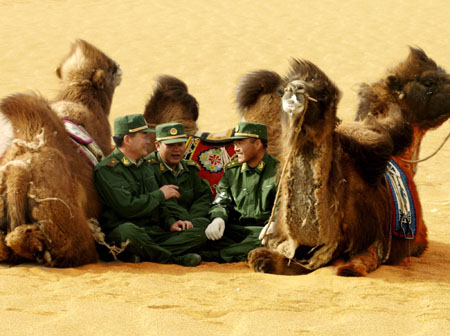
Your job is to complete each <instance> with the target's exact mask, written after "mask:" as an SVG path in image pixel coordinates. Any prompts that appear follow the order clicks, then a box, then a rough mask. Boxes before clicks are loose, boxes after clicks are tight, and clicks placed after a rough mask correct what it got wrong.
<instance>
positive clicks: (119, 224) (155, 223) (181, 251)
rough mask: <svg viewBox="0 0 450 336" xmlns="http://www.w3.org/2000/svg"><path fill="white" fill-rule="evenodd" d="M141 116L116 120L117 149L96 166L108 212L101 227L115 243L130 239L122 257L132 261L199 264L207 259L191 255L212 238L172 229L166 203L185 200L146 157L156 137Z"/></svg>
mask: <svg viewBox="0 0 450 336" xmlns="http://www.w3.org/2000/svg"><path fill="white" fill-rule="evenodd" d="M148 132H154V130H151V129H149V128H148V126H147V123H146V122H145V119H144V117H143V116H142V115H140V114H132V115H127V116H123V117H119V118H117V119H116V120H115V121H114V134H115V135H114V137H113V139H114V141H115V143H116V148H115V149H114V151H113V152H112V153H111V154H110V155H109V156H107V157H106V158H105V159H104V160H102V162H100V163H99V164H98V165H97V166H96V167H95V186H96V188H97V190H98V194H99V196H100V200H101V202H102V204H103V205H104V212H103V213H102V215H101V218H100V225H101V227H102V230H103V231H104V232H105V234H106V237H107V239H108V240H109V241H112V242H113V243H115V244H117V245H121V243H123V242H126V241H128V245H127V247H126V249H125V251H124V252H123V254H120V255H119V257H121V258H122V259H124V260H126V261H134V262H137V261H153V262H158V263H163V264H170V263H176V264H180V265H183V266H196V265H198V264H199V263H200V261H201V257H200V256H199V255H198V254H195V253H190V252H192V251H194V250H196V249H198V248H200V247H201V246H203V245H204V244H205V243H206V241H207V239H206V237H205V234H204V232H203V231H202V230H201V229H195V228H192V229H188V228H186V227H183V228H177V229H168V228H167V227H165V225H164V218H165V217H166V214H167V213H168V208H167V207H166V206H165V203H166V200H168V199H172V198H178V197H180V194H179V192H178V191H177V190H178V187H177V186H175V185H164V186H159V185H158V183H157V181H156V178H155V175H154V173H153V170H152V167H151V165H150V163H149V162H148V161H147V160H144V157H145V156H146V155H147V154H148V149H147V148H148V145H149V143H150V138H149V137H148Z"/></svg>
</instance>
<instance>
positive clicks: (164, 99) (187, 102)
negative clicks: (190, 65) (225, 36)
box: [144, 75, 199, 122]
mask: <svg viewBox="0 0 450 336" xmlns="http://www.w3.org/2000/svg"><path fill="white" fill-rule="evenodd" d="M173 105H179V106H181V107H182V109H183V111H184V113H183V115H185V117H186V116H189V118H190V119H192V120H194V121H196V120H197V119H198V113H199V112H198V110H199V107H198V106H199V105H198V102H197V99H195V97H194V96H192V95H191V94H190V93H189V92H188V87H187V85H186V83H184V82H183V81H181V80H180V79H178V78H176V77H173V76H170V75H161V76H158V78H157V79H156V86H155V88H154V90H153V93H152V95H151V97H150V99H149V101H148V102H147V104H146V106H145V110H144V117H145V119H146V120H147V122H154V121H155V120H158V121H159V120H160V119H161V115H162V114H164V112H165V111H166V112H167V111H168V110H170V109H171V106H173ZM172 113H173V112H172Z"/></svg>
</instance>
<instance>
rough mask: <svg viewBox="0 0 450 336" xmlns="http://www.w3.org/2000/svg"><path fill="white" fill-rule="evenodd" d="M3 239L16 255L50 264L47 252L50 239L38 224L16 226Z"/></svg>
mask: <svg viewBox="0 0 450 336" xmlns="http://www.w3.org/2000/svg"><path fill="white" fill-rule="evenodd" d="M5 241H6V244H7V246H8V247H9V248H10V249H11V250H12V251H13V252H14V253H15V254H16V255H18V256H21V257H23V258H26V259H30V260H36V261H38V262H41V263H44V264H47V265H48V266H51V258H50V259H49V252H48V247H49V243H50V241H49V239H48V238H47V237H46V236H45V235H44V234H43V232H42V231H41V229H40V227H39V225H38V224H24V225H20V226H18V227H16V228H15V229H14V231H12V232H10V233H9V234H8V235H7V236H6V239H5ZM49 261H50V262H49Z"/></svg>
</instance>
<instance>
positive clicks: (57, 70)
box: [56, 66, 62, 79]
mask: <svg viewBox="0 0 450 336" xmlns="http://www.w3.org/2000/svg"><path fill="white" fill-rule="evenodd" d="M56 76H58V78H59V79H62V78H61V66H59V67H58V68H57V69H56Z"/></svg>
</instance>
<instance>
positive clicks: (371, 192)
mask: <svg viewBox="0 0 450 336" xmlns="http://www.w3.org/2000/svg"><path fill="white" fill-rule="evenodd" d="M283 86H284V87H283V89H284V95H283V98H282V106H283V111H282V115H281V121H282V125H283V135H284V140H283V148H284V149H286V151H285V152H284V153H283V154H282V156H281V159H282V163H283V166H285V170H284V173H282V175H281V178H280V188H281V193H280V195H281V199H280V204H279V208H278V214H277V218H276V223H275V225H274V226H275V227H274V228H273V229H272V231H270V230H269V233H268V235H267V236H266V237H265V239H266V247H263V248H259V249H256V250H253V251H251V252H250V253H249V265H250V267H252V268H253V269H254V270H255V271H258V272H267V273H275V274H302V273H307V272H310V271H312V270H315V269H317V268H319V267H322V266H324V265H327V264H329V263H331V262H332V261H335V260H337V259H342V260H343V261H341V262H340V265H339V266H338V267H337V273H338V274H339V275H347V276H355V275H365V274H367V273H368V272H371V271H373V270H374V269H376V268H377V267H378V265H379V264H380V263H381V262H382V261H387V259H389V260H394V259H395V260H397V259H398V258H400V259H401V258H403V257H404V256H406V255H407V254H408V251H407V248H405V249H403V250H402V251H397V252H398V253H399V255H397V256H392V255H391V254H390V250H391V244H390V243H391V242H392V244H393V245H394V244H396V242H394V241H392V240H391V238H390V231H389V224H390V223H391V216H392V214H391V208H392V205H391V199H390V195H389V191H388V189H387V188H386V184H385V180H384V177H383V174H384V171H385V169H386V165H387V163H388V161H389V159H390V157H391V156H392V155H394V154H397V153H400V152H402V150H403V149H404V148H405V147H407V146H409V144H410V141H411V137H412V130H411V128H410V127H409V125H408V124H407V123H404V122H403V121H402V118H401V114H400V111H399V110H398V109H391V110H390V111H389V113H388V114H387V115H386V116H385V117H384V118H382V119H379V120H378V119H376V118H374V117H371V116H369V117H368V118H367V119H366V120H364V121H363V122H352V123H342V124H340V120H339V119H338V118H337V116H336V109H337V104H338V102H339V99H340V92H339V90H338V88H337V87H336V86H335V85H334V84H333V83H332V82H331V81H330V80H329V79H328V77H327V76H326V75H325V74H324V73H323V72H322V71H321V70H320V69H319V68H317V67H316V66H315V65H314V64H312V63H310V62H308V61H302V60H293V61H292V64H291V69H290V72H289V73H288V75H287V76H286V78H285V80H284V85H283ZM339 124H340V125H339ZM338 125H339V131H337V126H338ZM400 252H401V255H400Z"/></svg>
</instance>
